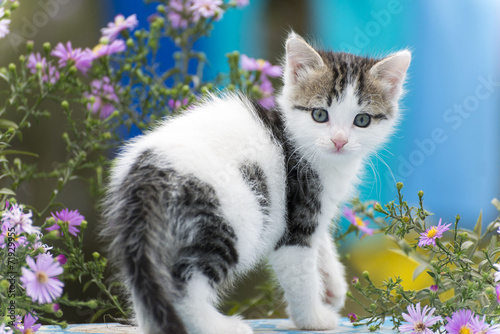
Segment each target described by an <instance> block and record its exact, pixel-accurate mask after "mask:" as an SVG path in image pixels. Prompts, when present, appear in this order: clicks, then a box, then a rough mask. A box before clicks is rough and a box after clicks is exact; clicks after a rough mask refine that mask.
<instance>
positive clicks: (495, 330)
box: [470, 315, 500, 334]
mask: <svg viewBox="0 0 500 334" xmlns="http://www.w3.org/2000/svg"><path fill="white" fill-rule="evenodd" d="M470 327H471V329H472V333H474V334H500V325H491V326H490V325H488V324H487V323H486V316H484V315H483V319H481V318H479V317H478V316H477V315H476V316H475V317H473V318H472V320H471V321H470Z"/></svg>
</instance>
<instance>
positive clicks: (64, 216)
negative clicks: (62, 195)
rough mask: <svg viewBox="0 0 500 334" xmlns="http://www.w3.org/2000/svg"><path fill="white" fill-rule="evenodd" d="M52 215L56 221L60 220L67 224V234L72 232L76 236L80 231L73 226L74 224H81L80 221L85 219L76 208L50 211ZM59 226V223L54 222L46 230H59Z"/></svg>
mask: <svg viewBox="0 0 500 334" xmlns="http://www.w3.org/2000/svg"><path fill="white" fill-rule="evenodd" d="M51 215H52V217H53V218H54V219H55V221H56V222H58V221H61V222H63V223H64V224H67V225H68V232H69V234H72V235H74V236H75V237H76V234H77V233H79V232H80V231H79V230H78V229H77V228H76V227H75V226H80V225H81V224H82V221H84V220H85V217H84V216H82V215H81V214H80V212H78V210H71V211H69V210H68V209H63V210H61V211H59V212H56V213H55V214H54V213H51ZM60 228H61V226H59V224H54V225H52V226H50V227H47V228H46V230H47V231H53V230H59V229H60Z"/></svg>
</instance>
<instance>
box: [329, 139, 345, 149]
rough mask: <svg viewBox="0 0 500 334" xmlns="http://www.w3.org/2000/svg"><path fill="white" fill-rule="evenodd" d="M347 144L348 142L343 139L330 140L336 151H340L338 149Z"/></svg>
mask: <svg viewBox="0 0 500 334" xmlns="http://www.w3.org/2000/svg"><path fill="white" fill-rule="evenodd" d="M347 142H348V140H347V138H345V137H335V138H332V143H333V145H335V148H336V149H337V151H340V149H341V148H342V147H344V146H345V144H347Z"/></svg>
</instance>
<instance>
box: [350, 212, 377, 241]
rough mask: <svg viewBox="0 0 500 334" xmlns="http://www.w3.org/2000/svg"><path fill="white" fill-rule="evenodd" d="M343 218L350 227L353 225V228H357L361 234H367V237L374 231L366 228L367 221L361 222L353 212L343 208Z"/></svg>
mask: <svg viewBox="0 0 500 334" xmlns="http://www.w3.org/2000/svg"><path fill="white" fill-rule="evenodd" d="M344 217H346V218H347V220H348V221H349V222H350V223H351V224H352V225H354V226H355V227H357V228H358V229H359V230H360V231H361V232H363V233H365V234H368V235H373V231H374V229H372V228H369V227H368V226H367V225H368V222H367V221H363V220H362V219H361V218H360V217H358V216H356V214H355V213H354V211H353V210H350V209H348V208H346V207H344Z"/></svg>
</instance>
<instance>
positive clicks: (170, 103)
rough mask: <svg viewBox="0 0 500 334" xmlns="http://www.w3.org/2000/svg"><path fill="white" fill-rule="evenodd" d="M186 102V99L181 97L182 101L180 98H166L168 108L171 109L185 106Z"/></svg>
mask: <svg viewBox="0 0 500 334" xmlns="http://www.w3.org/2000/svg"><path fill="white" fill-rule="evenodd" d="M188 103H189V101H188V99H183V100H182V101H181V100H174V99H170V100H168V103H167V104H168V106H169V107H170V109H172V110H178V109H179V108H181V107H182V106H186V105H187V104H188Z"/></svg>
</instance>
